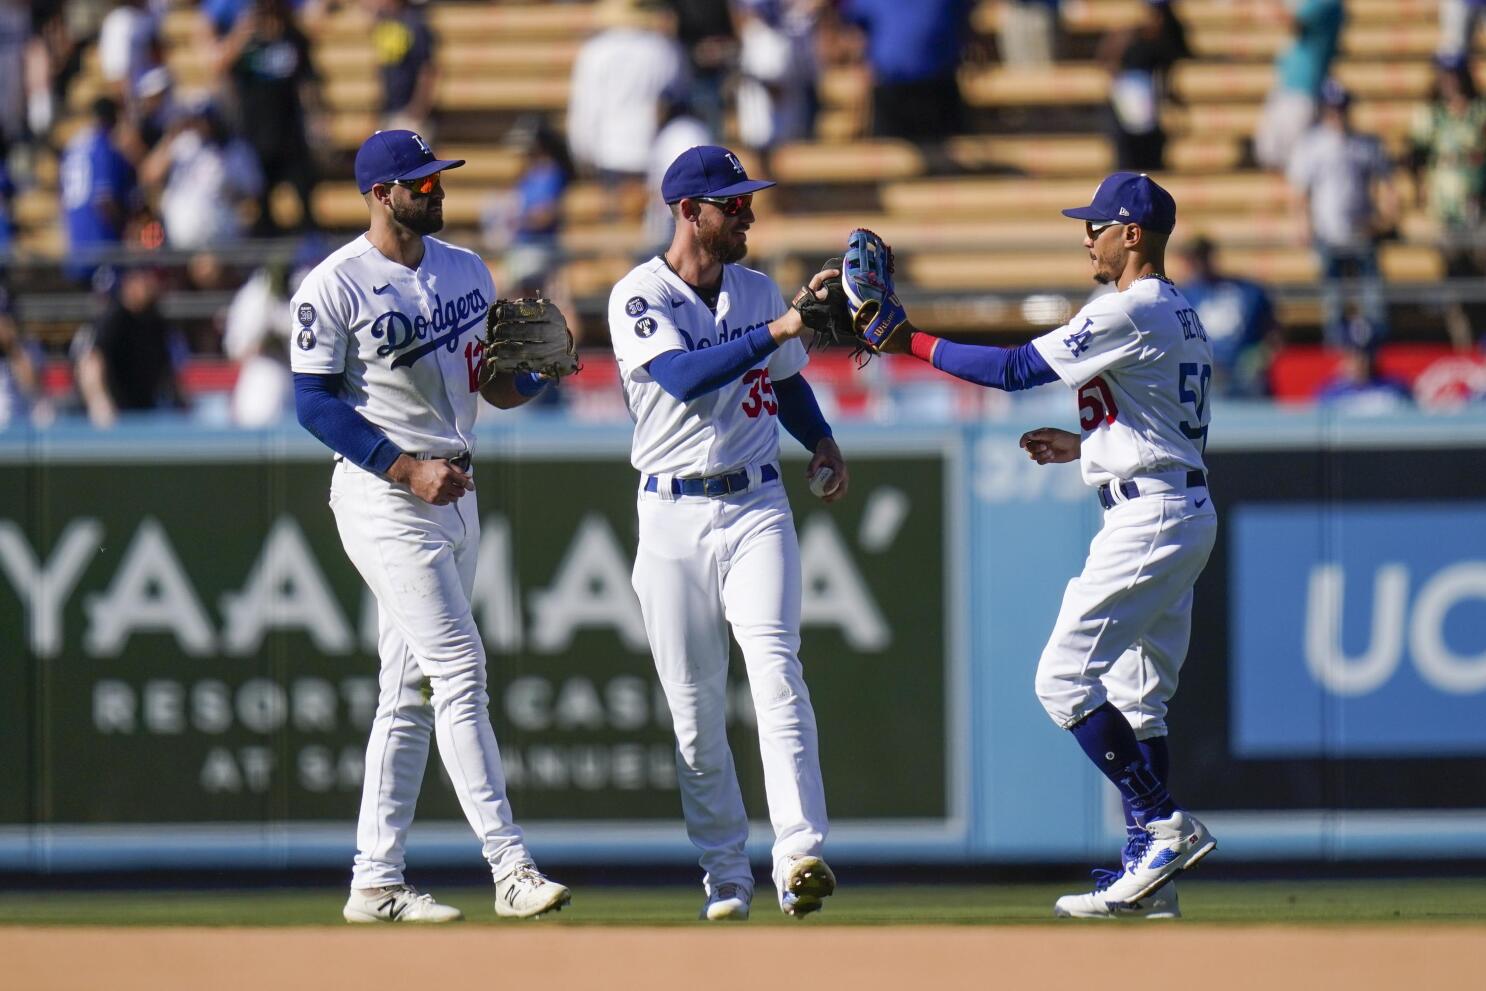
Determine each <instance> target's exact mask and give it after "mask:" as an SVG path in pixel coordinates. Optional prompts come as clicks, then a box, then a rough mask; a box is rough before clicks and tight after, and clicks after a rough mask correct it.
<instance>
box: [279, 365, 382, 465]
mask: <svg viewBox="0 0 1486 991" xmlns="http://www.w3.org/2000/svg"><path fill="white" fill-rule="evenodd" d="M340 385H341V376H340V375H311V374H309V373H308V372H295V373H294V412H295V413H296V414H297V415H298V416H299V422H300V424H301V425H302V426H303V427H304V428H305V429H306V430H308V431H309V432H310V433H311V434H313V435H314V436H315V438H316V439H317V440H319V441H320V443H322V444H324V445H325V446H326V447H328V448H330V449H331V450H332V451H334V452H335V453H337V454H339V455H341V456H342V457H344V458H345V459H346V460H347V461H350V462H351V463H352V464H355V465H360V466H361V467H362V468H365V469H366V470H367V471H370V472H374V473H376V474H378V475H381V474H385V473H386V471H387V469H388V468H391V467H392V462H394V461H396V460H397V457H398V455H400V454H402V453H403V452H402V450H401V449H400V448H399V447H398V446H397V445H396V444H394V443H392V441H390V440H388V439H387V438H386V436H385V435H383V433H382V431H380V430H378V429H377V428H376V427H374V426H372V425H371V424H370V423H367V422H366V420H365V418H363V417H362V416H361V414H360V413H357V412H356V410H355V408H353V407H352V406H351V404H350V403H348V402H346V401H345V400H344V399H342V398H341V397H340Z"/></svg>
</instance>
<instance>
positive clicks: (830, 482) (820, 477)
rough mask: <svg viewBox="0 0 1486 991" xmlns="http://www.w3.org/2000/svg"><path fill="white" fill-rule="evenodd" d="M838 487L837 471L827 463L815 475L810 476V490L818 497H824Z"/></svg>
mask: <svg viewBox="0 0 1486 991" xmlns="http://www.w3.org/2000/svg"><path fill="white" fill-rule="evenodd" d="M835 487H836V473H835V472H834V471H832V470H831V469H830V468H827V467H826V466H825V465H821V466H820V468H818V469H817V470H816V472H815V474H814V475H811V476H810V491H811V492H813V493H815V495H816V496H817V497H824V496H825V494H826V493H827V492H830V491H831V490H832V489H834V488H835Z"/></svg>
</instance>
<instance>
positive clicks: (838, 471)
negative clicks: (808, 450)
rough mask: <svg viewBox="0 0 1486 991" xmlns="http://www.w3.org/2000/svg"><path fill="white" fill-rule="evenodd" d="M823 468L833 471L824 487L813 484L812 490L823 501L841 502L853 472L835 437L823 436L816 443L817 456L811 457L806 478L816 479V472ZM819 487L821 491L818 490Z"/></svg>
mask: <svg viewBox="0 0 1486 991" xmlns="http://www.w3.org/2000/svg"><path fill="white" fill-rule="evenodd" d="M823 470H828V471H830V473H831V475H830V477H829V478H828V479H827V480H826V481H825V485H824V487H823V488H820V487H819V486H812V487H811V490H810V491H812V492H815V494H816V495H818V496H819V497H820V499H821V501H822V502H827V503H831V502H840V501H841V500H842V499H844V498H846V489H847V487H848V486H849V485H850V483H851V473H850V472H849V471H847V470H846V459H845V458H843V457H842V456H841V448H839V447H837V446H836V441H835V439H834V438H831V437H823V438H821V441H820V443H819V444H817V445H815V456H814V457H812V458H811V459H810V464H809V466H807V467H806V469H805V478H806V479H807V480H808V479H814V478H815V476H816V473H817V472H820V471H823ZM817 488H819V491H816V489H817Z"/></svg>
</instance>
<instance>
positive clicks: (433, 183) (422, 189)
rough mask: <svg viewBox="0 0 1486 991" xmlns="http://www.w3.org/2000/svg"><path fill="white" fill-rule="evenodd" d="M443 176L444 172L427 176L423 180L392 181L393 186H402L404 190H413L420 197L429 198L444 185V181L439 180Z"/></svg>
mask: <svg viewBox="0 0 1486 991" xmlns="http://www.w3.org/2000/svg"><path fill="white" fill-rule="evenodd" d="M443 174H444V173H442V172H435V173H434V174H433V175H426V176H424V177H423V178H422V179H394V180H392V184H393V185H394V186H401V187H402V188H403V189H407V190H411V191H412V192H415V193H417V194H418V195H420V196H427V195H428V194H429V193H431V192H433V191H434V190H435V189H438V188H439V186H441V185H442V184H443V180H442V179H440V178H439V176H441V175H443Z"/></svg>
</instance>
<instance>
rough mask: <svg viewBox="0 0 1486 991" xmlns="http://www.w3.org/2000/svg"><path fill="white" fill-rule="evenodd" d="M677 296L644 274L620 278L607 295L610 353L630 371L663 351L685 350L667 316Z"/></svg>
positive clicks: (670, 318)
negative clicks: (612, 343)
mask: <svg viewBox="0 0 1486 991" xmlns="http://www.w3.org/2000/svg"><path fill="white" fill-rule="evenodd" d="M679 296H680V293H679V291H678V290H676V289H673V288H671V287H670V286H668V285H667V284H666V283H665V281H664V280H662V279H658V278H648V277H646V275H645V274H644V273H640V274H639V277H638V278H636V277H631V278H628V279H624V280H622V281H621V282H620V283H619V284H618V285H616V286H615V287H614V291H613V292H612V293H611V294H610V295H609V336H610V337H611V338H612V339H613V341H614V354H615V356H616V357H617V358H618V359H619V361H620V362H621V363H622V364H624V365H627V366H628V367H629V368H630V370H631V373H634V372H636V371H638V370H639V369H641V368H642V367H644V366H645V365H646V364H647V363H648V362H650V361H651V360H652V359H654V358H656V357H657V356H659V355H662V354H665V353H666V352H667V351H686V350H689V349H688V348H687V346H686V341H685V339H684V338H683V337H682V334H681V331H680V329H679V328H678V327H677V326H676V321H675V318H674V317H673V316H672V315H671V314H672V310H673V309H674V308H675V307H677V306H679V305H681V300H680V299H679Z"/></svg>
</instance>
